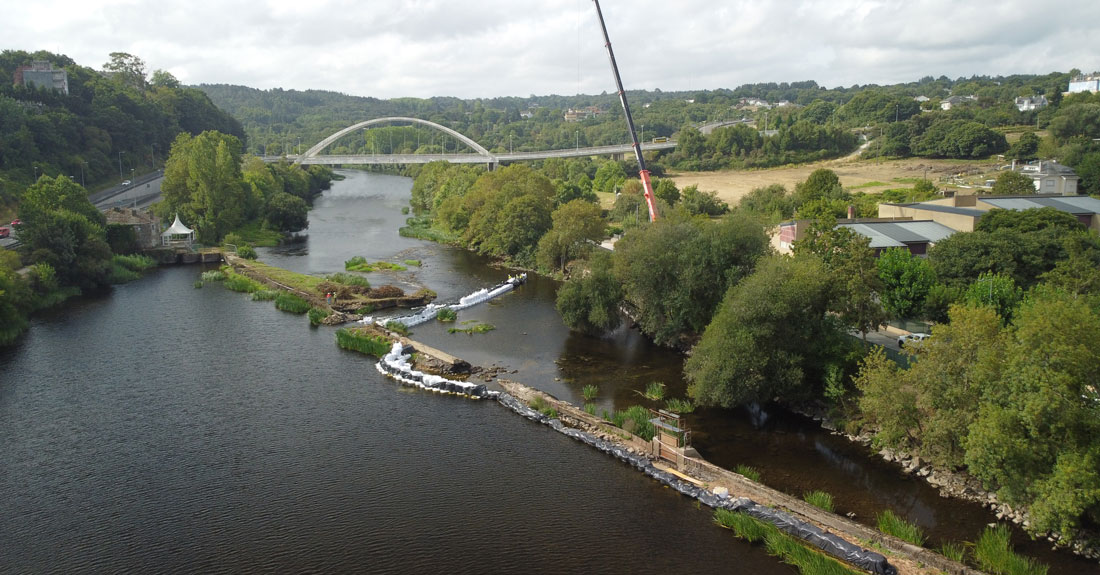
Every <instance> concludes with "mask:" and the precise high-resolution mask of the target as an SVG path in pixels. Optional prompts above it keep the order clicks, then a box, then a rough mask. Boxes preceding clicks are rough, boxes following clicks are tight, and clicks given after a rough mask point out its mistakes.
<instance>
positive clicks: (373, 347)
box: [336, 327, 393, 357]
mask: <svg viewBox="0 0 1100 575" xmlns="http://www.w3.org/2000/svg"><path fill="white" fill-rule="evenodd" d="M336 345H337V346H339V347H340V348H341V349H349V350H351V351H358V352H359V353H363V354H366V355H372V356H374V357H382V356H384V355H386V354H387V353H389V352H390V348H391V347H392V346H393V344H392V343H391V342H390V340H389V339H387V338H385V337H382V336H380V335H370V334H365V333H362V332H358V331H352V330H350V329H348V328H346V327H345V328H340V329H338V330H336Z"/></svg>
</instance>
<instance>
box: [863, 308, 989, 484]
mask: <svg viewBox="0 0 1100 575" xmlns="http://www.w3.org/2000/svg"><path fill="white" fill-rule="evenodd" d="M950 316H951V322H950V323H947V324H940V325H937V326H935V327H934V328H933V330H932V338H931V339H929V340H927V341H925V342H924V343H923V345H922V346H921V347H920V360H919V361H916V362H913V363H911V364H910V367H909V369H904V370H902V369H897V366H896V364H895V363H894V362H892V361H890V360H887V359H886V358H885V356H884V355H883V354H881V353H880V354H873V355H871V356H868V357H867V358H866V359H864V361H863V362H862V365H861V366H860V370H859V374H858V375H857V376H856V378H855V383H856V387H857V388H858V389H859V390H860V391H861V392H862V397H861V398H860V411H861V412H862V414H863V417H864V419H865V420H866V421H867V422H868V423H870V424H872V425H873V426H874V427H875V429H876V434H875V442H876V444H878V445H884V446H889V447H894V448H902V449H915V450H917V452H918V453H919V454H920V455H921V457H925V458H928V459H930V460H932V461H933V462H934V463H936V464H938V465H943V466H947V467H960V466H962V465H963V464H964V462H965V458H966V450H965V445H966V441H967V437H968V435H969V426H970V423H971V422H972V421H974V419H975V418H976V417H977V414H978V412H979V410H980V409H981V400H982V397H983V394H984V393H985V392H986V390H988V389H989V388H991V387H993V386H996V385H997V384H998V382H999V379H1000V377H1001V366H1002V361H1003V359H1004V352H1003V349H1004V348H1003V344H1002V341H1003V340H1002V336H1001V332H1002V327H1001V322H1000V318H998V317H997V316H996V314H994V313H993V311H992V310H991V309H989V308H976V307H963V306H955V307H952V308H951V312H950Z"/></svg>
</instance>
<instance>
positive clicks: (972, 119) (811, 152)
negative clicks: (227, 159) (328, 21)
mask: <svg viewBox="0 0 1100 575" xmlns="http://www.w3.org/2000/svg"><path fill="white" fill-rule="evenodd" d="M1075 74H1079V71H1078V70H1071V71H1070V72H1068V73H1062V72H1054V73H1051V74H1046V75H1041V76H1039V75H1013V76H998V77H988V76H972V77H970V78H958V79H955V80H951V79H948V78H946V77H940V78H932V77H931V76H928V77H925V78H922V79H920V80H918V81H916V82H910V83H905V84H894V85H890V86H878V85H864V86H859V85H855V86H851V87H838V88H826V87H824V86H819V85H818V84H817V83H816V82H813V81H802V82H791V83H786V82H783V83H761V84H747V85H744V86H740V87H738V88H735V89H718V90H702V91H692V92H663V91H661V90H652V91H647V90H635V91H628V98H629V100H630V102H631V108H632V112H633V114H634V123H635V126H636V128H637V129H638V131H639V132H640V133H639V137H640V138H641V139H642V140H649V139H651V138H654V137H677V136H679V140H680V142H681V144H685V145H683V146H681V149H678V150H677V153H676V154H672V155H669V156H667V157H666V158H665V161H664V163H665V164H666V165H668V166H670V167H674V168H678V169H686V170H693V169H722V168H742V167H766V166H772V165H781V164H786V163H797V162H804V161H811V160H816V159H822V158H827V157H836V156H838V155H842V154H845V153H849V152H850V151H851V150H852V149H853V148H854V139H853V138H851V137H848V136H846V135H845V134H852V133H853V132H858V131H862V132H863V133H865V134H870V135H873V136H877V135H880V134H883V133H884V131H885V128H886V127H888V126H889V125H892V124H898V125H899V129H897V130H893V131H891V132H890V142H889V144H890V145H889V146H885V147H883V146H882V145H881V144H880V145H879V146H878V147H877V148H876V149H875V150H871V152H873V153H877V154H879V155H892V156H897V155H922V156H929V157H966V158H972V157H979V156H986V155H989V154H990V153H1000V152H1003V151H1004V149H1003V148H1005V147H1006V144H1005V143H1004V139H1003V138H1001V137H999V136H998V135H996V134H992V133H990V130H997V131H999V132H1003V131H1005V130H1006V129H1009V128H1010V127H1021V128H1023V127H1029V126H1030V127H1032V128H1034V127H1036V126H1038V127H1040V128H1044V127H1046V125H1047V124H1048V123H1049V122H1050V120H1051V118H1052V117H1053V115H1054V113H1055V112H1056V110H1057V104H1059V103H1060V101H1061V99H1062V98H1061V96H1062V92H1063V91H1064V90H1065V89H1066V87H1067V85H1068V82H1069V79H1070V77H1072V76H1073V75H1075ZM198 88H199V89H200V90H203V91H204V92H206V94H207V95H209V96H210V98H211V99H212V100H213V101H214V103H215V104H217V105H218V106H219V107H220V108H222V109H224V110H226V111H227V112H229V113H230V114H232V115H233V116H234V117H236V118H237V119H239V120H240V121H241V122H242V123H243V124H244V128H245V130H246V131H247V133H248V136H249V146H248V151H250V152H252V153H257V154H258V153H267V152H270V153H274V154H278V153H283V152H284V151H286V152H290V153H292V152H295V151H297V150H298V149H299V146H300V148H301V149H302V150H305V149H307V148H309V147H310V146H312V145H313V144H315V143H317V142H318V141H320V140H321V139H323V138H325V137H326V136H328V135H330V134H332V133H333V132H335V131H337V130H339V129H341V128H344V127H346V126H349V125H352V124H354V123H356V122H359V121H363V120H368V119H373V118H381V117H386V116H414V117H417V118H421V119H425V120H430V121H433V122H436V123H439V124H442V125H445V126H447V127H449V128H452V129H455V130H457V131H459V132H460V133H462V134H465V135H467V136H469V137H471V138H473V139H474V140H475V141H477V142H478V143H479V144H481V145H483V146H485V147H486V148H488V149H490V150H492V151H497V152H504V151H509V150H513V151H532V150H546V149H563V148H570V147H573V146H582V147H583V146H597V145H606V144H621V143H625V142H628V141H629V136H628V134H627V133H626V123H625V122H624V121H623V112H622V109H621V108H620V105H619V102H618V98H617V96H616V95H615V94H609V93H603V94H598V95H577V96H559V95H550V96H534V95H532V96H529V97H526V98H518V97H502V98H483V99H474V100H461V99H458V98H447V97H436V98H428V99H421V98H394V99H388V100H382V99H378V98H370V97H361V96H349V95H346V94H340V93H337V92H326V91H318V90H307V91H297V90H282V89H271V90H257V89H254V88H247V87H243V86H232V85H200V86H198ZM949 96H957V97H965V99H964V101H965V104H963V105H956V106H955V107H954V108H952V109H951V110H950V111H944V110H941V108H940V103H941V101H942V100H944V99H946V98H948V97H949ZM1038 96H1045V97H1046V98H1047V99H1048V100H1049V101H1050V103H1051V106H1050V107H1049V108H1047V109H1041V110H1031V111H1023V112H1022V111H1020V110H1018V109H1017V107H1016V104H1015V99H1016V98H1017V97H1038ZM918 97H919V98H920V100H918V99H917V98H918ZM921 100H923V103H922V101H921ZM570 109H572V110H575V111H578V112H579V114H578V117H574V118H570V119H574V120H576V121H568V120H567V119H566V118H565V115H566V112H567V111H568V110H570ZM917 118H919V119H920V120H919V121H918V120H917ZM720 120H731V121H732V120H739V121H743V122H744V123H746V124H747V125H749V126H752V128H755V129H753V130H751V131H746V130H747V128H746V127H744V126H743V127H742V129H741V130H740V131H737V130H734V129H733V128H728V129H727V131H726V132H725V133H719V132H722V130H718V131H716V132H714V133H712V134H711V135H710V136H707V140H708V141H705V142H704V141H703V140H704V138H703V137H702V136H706V134H702V135H698V134H696V135H693V134H687V133H685V132H684V129H685V128H689V129H688V131H690V127H692V126H699V125H702V124H704V123H707V122H715V121H720ZM910 120H911V121H910ZM937 121H938V122H939V123H938V124H937V125H936V126H935V128H936V129H934V130H931V136H929V137H924V138H923V139H922V137H923V136H924V134H925V132H926V131H928V128H930V127H932V124H933V123H935V122H937ZM901 125H904V127H905V128H906V129H905V130H900V128H901ZM758 130H766V131H764V132H762V133H761V135H757V131H758ZM370 132H373V134H371V133H368V134H366V135H365V137H359V138H351V137H350V136H349V138H347V139H345V140H344V141H342V142H341V143H339V144H337V145H336V146H335V147H338V148H342V150H341V151H342V152H343V153H363V152H365V153H372V151H374V152H377V153H394V152H397V153H400V152H412V151H415V150H418V149H419V150H421V151H440V149H441V146H440V140H441V138H440V137H438V133H436V134H435V136H436V137H435V138H434V139H433V138H432V136H433V135H432V134H431V133H430V131H429V130H426V129H423V128H421V129H418V130H412V129H408V128H400V129H393V130H390V131H388V132H387V131H385V130H371V131H370ZM902 132H904V134H903V133H902ZM941 132H942V134H941ZM952 134H954V135H955V136H958V137H955V138H951V137H948V136H951V135H952ZM685 136H686V137H685ZM693 136H699V137H693ZM941 136H943V137H941ZM903 137H904V138H903ZM711 139H713V141H710V140H711ZM902 139H905V141H904V142H902V141H901V140H902ZM959 139H965V140H966V141H967V142H970V141H974V142H978V144H977V145H969V146H962V147H960V146H952V145H946V144H944V145H939V144H941V143H942V142H941V140H948V142H947V143H948V144H951V143H953V142H954V143H957V142H956V140H959ZM882 140H886V139H885V138H883V139H882ZM926 140H927V141H926ZM450 145H451V146H454V144H453V143H451V144H450ZM880 148H881V149H880ZM964 148H965V149H964ZM449 149H453V148H449Z"/></svg>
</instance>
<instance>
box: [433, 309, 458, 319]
mask: <svg viewBox="0 0 1100 575" xmlns="http://www.w3.org/2000/svg"><path fill="white" fill-rule="evenodd" d="M435 318H436V319H438V320H439V321H442V322H453V321H455V320H457V319H458V312H457V311H455V310H453V309H451V308H449V307H445V308H443V309H441V310H439V313H437V314H435Z"/></svg>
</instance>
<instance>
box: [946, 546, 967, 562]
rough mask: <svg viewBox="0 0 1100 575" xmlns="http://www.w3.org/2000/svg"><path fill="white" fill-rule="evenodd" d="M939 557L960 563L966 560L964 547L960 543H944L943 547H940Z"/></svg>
mask: <svg viewBox="0 0 1100 575" xmlns="http://www.w3.org/2000/svg"><path fill="white" fill-rule="evenodd" d="M940 555H943V556H944V557H947V558H948V559H950V560H952V561H958V562H959V563H962V562H963V559H965V558H966V546H964V545H963V544H962V543H944V544H943V547H940Z"/></svg>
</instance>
